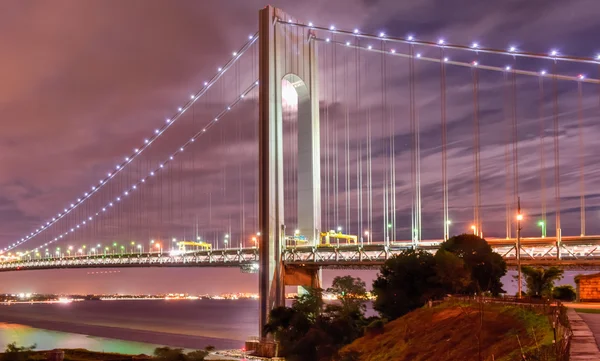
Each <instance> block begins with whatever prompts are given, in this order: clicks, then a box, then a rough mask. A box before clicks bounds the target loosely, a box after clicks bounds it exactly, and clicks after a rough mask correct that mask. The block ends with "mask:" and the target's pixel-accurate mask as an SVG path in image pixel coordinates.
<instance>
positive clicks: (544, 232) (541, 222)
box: [538, 221, 546, 238]
mask: <svg viewBox="0 0 600 361" xmlns="http://www.w3.org/2000/svg"><path fill="white" fill-rule="evenodd" d="M538 226H540V227H542V238H546V224H545V223H544V221H539V222H538Z"/></svg>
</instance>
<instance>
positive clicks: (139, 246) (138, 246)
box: [137, 244, 142, 254]
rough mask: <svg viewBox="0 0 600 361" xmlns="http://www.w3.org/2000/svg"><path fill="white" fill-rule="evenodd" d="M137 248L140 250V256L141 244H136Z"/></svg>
mask: <svg viewBox="0 0 600 361" xmlns="http://www.w3.org/2000/svg"><path fill="white" fill-rule="evenodd" d="M137 248H138V249H139V250H140V254H142V245H141V244H138V245H137Z"/></svg>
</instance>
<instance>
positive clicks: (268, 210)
mask: <svg viewBox="0 0 600 361" xmlns="http://www.w3.org/2000/svg"><path fill="white" fill-rule="evenodd" d="M290 22H291V23H297V21H296V20H295V19H293V18H291V17H290V16H289V15H287V14H285V13H284V12H283V11H281V10H279V9H276V8H273V7H271V6H267V7H266V8H264V9H263V10H261V11H260V13H259V35H258V36H259V39H258V42H259V118H258V119H259V201H258V204H259V227H260V232H261V233H260V245H259V256H260V267H259V295H260V301H259V307H260V310H259V312H260V314H259V327H260V333H261V334H262V330H263V326H264V325H265V324H266V322H267V320H268V315H269V311H270V310H271V309H272V308H273V307H277V306H283V305H284V304H285V297H284V296H285V295H284V291H285V286H286V285H304V286H306V285H310V286H320V280H319V271H318V270H316V269H306V270H304V269H303V270H288V271H287V272H286V270H285V268H284V266H283V263H282V249H283V247H285V224H284V196H283V194H284V192H283V186H284V185H283V131H282V129H283V124H282V101H283V98H282V82H283V81H284V80H287V81H288V82H290V83H291V84H292V85H293V87H294V89H295V90H296V93H297V95H298V118H297V119H298V180H297V181H298V229H299V231H300V233H301V234H302V235H304V236H306V238H307V239H308V242H309V244H312V245H316V242H318V240H319V227H320V224H321V199H320V198H321V185H320V149H319V97H318V93H317V85H318V80H317V61H316V59H317V58H316V57H317V54H316V45H315V42H314V41H311V31H310V29H309V28H306V27H299V26H295V27H294V26H290V25H288V23H290ZM288 232H289V230H288ZM292 232H293V230H292Z"/></svg>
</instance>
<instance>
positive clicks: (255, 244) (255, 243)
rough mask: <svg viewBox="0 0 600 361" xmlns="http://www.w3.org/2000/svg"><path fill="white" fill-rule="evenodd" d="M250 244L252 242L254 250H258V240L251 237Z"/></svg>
mask: <svg viewBox="0 0 600 361" xmlns="http://www.w3.org/2000/svg"><path fill="white" fill-rule="evenodd" d="M252 242H254V248H258V239H256V237H252Z"/></svg>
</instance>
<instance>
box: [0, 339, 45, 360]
mask: <svg viewBox="0 0 600 361" xmlns="http://www.w3.org/2000/svg"><path fill="white" fill-rule="evenodd" d="M36 347H37V346H36V345H35V344H34V345H31V346H29V347H26V346H17V343H16V342H13V343H9V344H8V345H6V350H4V354H2V355H0V360H1V361H27V360H29V358H30V357H31V355H32V353H33V350H35V348H36Z"/></svg>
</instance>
